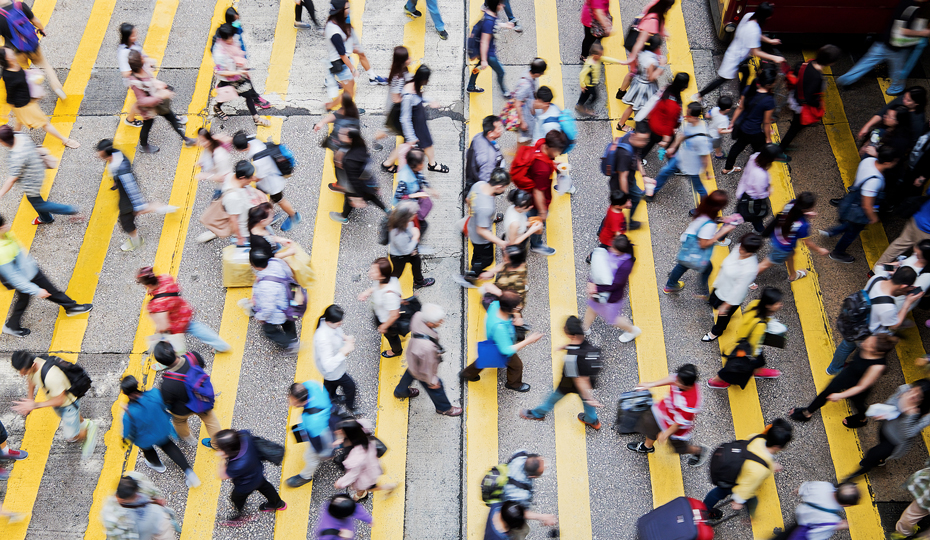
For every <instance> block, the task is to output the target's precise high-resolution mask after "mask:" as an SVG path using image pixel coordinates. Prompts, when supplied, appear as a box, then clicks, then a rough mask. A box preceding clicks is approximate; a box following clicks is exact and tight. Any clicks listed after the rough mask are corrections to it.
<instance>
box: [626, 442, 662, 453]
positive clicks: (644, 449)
mask: <svg viewBox="0 0 930 540" xmlns="http://www.w3.org/2000/svg"><path fill="white" fill-rule="evenodd" d="M626 447H627V448H628V449H630V450H632V451H634V452H637V453H639V454H651V453H653V452H655V451H656V447H655V446H653V447H652V448H649V447H648V446H646V444H645V443H642V442H638V443H635V442H631V443H629V444H627V445H626Z"/></svg>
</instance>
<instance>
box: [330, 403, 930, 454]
mask: <svg viewBox="0 0 930 540" xmlns="http://www.w3.org/2000/svg"><path fill="white" fill-rule="evenodd" d="M928 401H930V400H928ZM339 429H341V430H342V433H343V434H345V437H346V440H348V441H349V443H351V445H352V446H361V447H362V448H365V449H366V450H367V449H368V443H369V442H370V439H369V437H368V434H367V433H365V430H364V429H363V428H362V425H361V424H359V423H358V421H357V420H355V419H354V418H352V419H349V420H343V421H342V422H340V423H339Z"/></svg>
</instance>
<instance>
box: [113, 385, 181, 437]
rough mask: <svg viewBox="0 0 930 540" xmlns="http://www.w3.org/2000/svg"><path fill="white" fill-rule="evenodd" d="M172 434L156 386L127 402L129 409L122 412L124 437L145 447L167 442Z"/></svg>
mask: <svg viewBox="0 0 930 540" xmlns="http://www.w3.org/2000/svg"><path fill="white" fill-rule="evenodd" d="M172 435H175V432H174V425H173V424H172V423H171V416H170V415H169V414H168V410H167V408H166V406H165V402H164V401H163V400H162V398H161V391H160V390H159V389H158V388H153V389H151V390H149V391H148V392H143V393H142V395H141V396H139V399H137V400H134V401H130V402H129V410H128V411H126V413H125V414H123V438H124V439H127V440H129V441H132V442H133V443H134V444H135V445H136V446H138V447H139V448H142V449H147V448H152V447H153V446H155V445H156V444H164V443H166V442H168V438H169V437H171V436H172Z"/></svg>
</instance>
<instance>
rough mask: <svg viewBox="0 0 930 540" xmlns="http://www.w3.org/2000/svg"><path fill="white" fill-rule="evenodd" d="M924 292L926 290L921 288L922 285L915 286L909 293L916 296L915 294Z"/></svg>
mask: <svg viewBox="0 0 930 540" xmlns="http://www.w3.org/2000/svg"><path fill="white" fill-rule="evenodd" d="M922 292H924V290H923V289H921V288H920V287H914V288H913V289H911V290H910V291H909V292H908V293H907V294H908V295H910V296H914V295H916V294H920V293H922Z"/></svg>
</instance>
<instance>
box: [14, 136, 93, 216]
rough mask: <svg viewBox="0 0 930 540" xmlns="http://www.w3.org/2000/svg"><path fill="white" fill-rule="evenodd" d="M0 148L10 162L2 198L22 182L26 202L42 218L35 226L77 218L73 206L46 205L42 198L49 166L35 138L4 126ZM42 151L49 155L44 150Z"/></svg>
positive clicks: (54, 203) (50, 203) (76, 211)
mask: <svg viewBox="0 0 930 540" xmlns="http://www.w3.org/2000/svg"><path fill="white" fill-rule="evenodd" d="M0 144H2V145H3V146H5V147H6V148H8V149H9V150H10V154H9V161H8V162H7V168H8V171H9V175H10V176H9V177H8V178H7V179H6V182H4V183H3V186H2V187H0V197H3V196H4V195H6V194H7V193H8V192H9V191H10V190H11V189H12V188H13V184H15V183H16V182H19V186H20V187H21V188H22V189H23V194H24V195H25V196H26V200H28V201H29V204H31V205H32V208H33V209H34V210H35V211H36V212H37V213H38V214H39V215H38V216H36V218H35V219H33V220H32V224H33V225H45V224H47V223H52V222H53V221H55V218H54V217H53V216H52V214H63V215H66V216H74V215H76V214H77V213H78V209H77V208H75V207H74V206H71V205H67V204H61V203H56V202H51V201H46V200H45V198H44V197H42V184H43V183H45V169H46V166H45V162H44V161H43V158H42V155H40V154H39V150H38V147H37V146H36V145H35V143H34V142H32V137H30V136H29V135H27V134H26V133H22V132H15V131H13V128H11V127H10V126H9V125H3V126H0ZM42 151H43V152H44V153H47V152H48V151H47V150H45V149H44V148H43V149H42Z"/></svg>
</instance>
